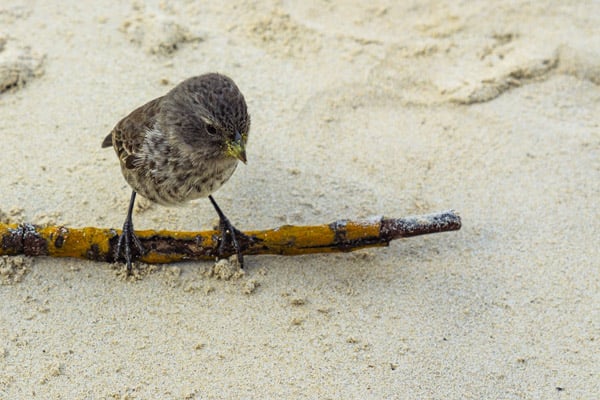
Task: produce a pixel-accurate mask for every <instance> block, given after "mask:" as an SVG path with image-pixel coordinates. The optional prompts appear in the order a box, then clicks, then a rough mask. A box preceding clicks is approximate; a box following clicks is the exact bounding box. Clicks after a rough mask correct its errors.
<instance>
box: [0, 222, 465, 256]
mask: <svg viewBox="0 0 600 400" xmlns="http://www.w3.org/2000/svg"><path fill="white" fill-rule="evenodd" d="M460 227H461V220H460V216H459V215H458V214H457V213H455V212H454V211H453V210H450V211H444V212H441V213H436V214H428V215H417V216H410V217H405V218H397V219H388V218H383V217H374V218H370V219H366V220H358V221H351V220H339V221H335V222H333V223H331V224H328V225H316V226H291V225H285V226H281V227H279V228H275V229H270V230H264V231H249V232H245V235H247V236H246V237H242V238H239V239H238V240H239V242H240V246H241V248H242V251H243V253H244V254H245V255H255V254H279V255H297V254H309V253H330V252H347V251H353V250H358V249H361V248H365V247H375V246H387V245H388V244H389V242H390V241H392V240H394V239H399V238H403V237H410V236H417V235H424V234H428V233H436V232H447V231H454V230H458V229H460ZM120 233H121V231H120V230H114V229H101V228H93V227H90V228H66V227H64V226H48V227H40V226H36V225H32V224H29V223H23V224H11V225H5V224H0V238H1V241H0V255H17V254H25V255H28V256H51V257H76V258H84V259H88V260H94V261H106V262H114V261H115V260H114V249H115V247H116V244H117V241H118V235H119V234H120ZM136 235H137V236H138V237H139V239H140V241H141V243H142V245H143V246H144V248H145V249H146V254H145V255H143V256H142V257H140V261H143V262H146V263H171V262H176V261H181V260H214V259H215V257H216V256H217V249H218V246H219V232H217V231H206V232H171V231H154V230H146V231H136ZM232 254H233V251H232V249H227V251H226V254H223V255H222V256H225V257H226V256H230V255H232Z"/></svg>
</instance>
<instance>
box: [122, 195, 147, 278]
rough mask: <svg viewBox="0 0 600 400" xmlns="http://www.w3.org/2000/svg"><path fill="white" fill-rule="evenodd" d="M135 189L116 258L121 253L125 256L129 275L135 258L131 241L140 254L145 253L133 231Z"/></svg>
mask: <svg viewBox="0 0 600 400" xmlns="http://www.w3.org/2000/svg"><path fill="white" fill-rule="evenodd" d="M135 194H136V193H135V190H134V191H132V192H131V200H129V209H128V210H127V218H125V223H124V224H123V231H122V232H121V236H119V241H118V242H117V248H116V249H115V259H116V260H118V259H119V258H120V257H121V255H122V256H123V257H124V258H125V262H126V263H127V275H129V274H131V268H132V267H131V260H132V258H133V256H132V254H131V243H132V242H133V245H134V246H135V248H136V250H137V252H138V254H139V255H143V254H144V253H145V250H144V246H142V243H141V242H140V240H139V239H138V237H137V236H135V232H134V231H133V220H132V215H133V205H134V203H135ZM122 250H123V251H124V254H121V251H122Z"/></svg>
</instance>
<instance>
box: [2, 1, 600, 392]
mask: <svg viewBox="0 0 600 400" xmlns="http://www.w3.org/2000/svg"><path fill="white" fill-rule="evenodd" d="M88 3H89V4H92V3H91V2H88ZM199 3H205V2H196V1H182V2H176V5H172V6H171V5H166V4H167V2H149V3H147V4H145V3H142V2H137V1H134V2H108V1H101V2H96V3H94V4H95V5H85V6H84V5H83V2H80V1H60V2H59V1H44V2H41V1H38V2H35V1H28V0H21V1H19V0H8V1H3V2H2V3H1V5H0V91H2V92H3V93H1V94H0V138H1V143H2V150H1V152H0V154H1V156H0V157H1V159H0V161H1V163H0V165H1V168H2V173H1V174H0V188H1V189H0V210H2V213H1V216H2V217H1V219H2V220H4V222H6V221H10V222H21V221H28V222H33V223H38V224H45V223H50V224H64V225H69V226H78V227H82V226H98V227H113V228H119V227H120V226H121V225H122V223H123V219H124V217H125V212H126V207H127V202H128V199H129V193H130V192H129V190H130V189H129V188H128V186H127V185H126V183H125V181H124V180H123V178H122V177H121V174H120V171H119V167H118V164H117V160H116V157H115V155H114V153H113V151H112V150H110V149H109V150H106V149H101V148H100V142H101V141H102V139H103V138H104V136H105V135H106V134H107V133H108V132H109V131H110V129H111V128H112V126H113V125H114V124H115V123H116V122H117V121H118V120H119V119H120V118H122V117H123V116H124V115H126V114H127V113H128V112H129V111H131V110H132V109H133V108H135V107H136V106H138V105H140V104H142V103H144V102H146V101H148V100H150V99H152V98H154V97H157V96H159V95H162V94H163V93H165V92H166V91H167V90H169V89H170V88H171V87H172V86H173V85H175V84H176V83H178V82H179V81H181V80H183V79H185V78H187V77H189V76H192V75H197V74H200V73H204V72H208V71H220V72H223V73H226V74H228V75H230V76H231V77H233V78H234V80H235V81H236V82H237V83H238V85H239V86H240V88H241V89H242V91H243V92H244V94H245V96H246V99H247V101H248V105H249V109H250V112H251V114H252V121H253V126H252V132H251V136H250V142H249V149H248V158H249V163H248V165H247V166H241V167H240V168H238V170H237V171H236V173H235V174H234V176H233V177H232V179H231V180H230V182H229V183H227V184H226V185H225V186H224V187H223V188H222V189H221V190H220V191H218V192H217V193H216V196H215V197H216V198H217V200H218V201H219V203H220V205H221V207H222V208H223V209H224V210H225V211H226V213H227V214H228V215H229V217H230V218H231V219H232V221H233V222H234V223H235V224H236V225H237V226H238V227H239V228H241V229H259V228H268V227H275V226H279V225H281V224H285V223H291V224H317V223H327V222H330V221H333V220H335V219H338V218H356V217H366V216H370V215H379V214H384V215H386V216H389V217H400V216H404V215H411V214H420V213H429V212H435V211H441V210H444V209H449V208H454V209H456V210H458V211H459V212H460V213H461V216H462V218H463V229H462V230H461V231H459V232H452V233H445V234H437V235H431V236H427V237H418V238H412V239H407V240H404V241H399V242H394V243H393V244H392V245H391V246H390V247H389V248H386V249H375V250H368V251H360V252H356V253H351V254H341V255H316V256H303V257H288V258H284V257H275V256H262V257H250V258H248V260H247V264H248V268H247V271H246V273H245V275H243V276H241V277H238V278H237V279H229V280H223V279H218V278H217V277H215V276H209V275H210V274H209V273H207V271H209V270H210V269H211V267H212V265H211V263H209V262H205V263H202V262H197V263H183V264H177V265H169V266H163V267H157V268H153V269H151V270H150V271H147V272H149V273H147V274H145V275H144V276H143V277H141V279H137V280H131V279H130V280H126V279H124V278H123V276H122V274H121V273H120V272H119V269H118V268H117V269H115V266H110V265H104V264H101V263H93V262H86V261H80V260H74V259H47V258H46V259H44V258H38V259H35V260H33V259H25V258H20V257H17V258H9V259H6V258H5V259H2V260H1V261H0V263H1V265H0V271H1V272H2V273H1V274H0V275H1V276H0V278H1V282H2V285H0V398H3V399H29V398H40V399H63V398H64V399H97V398H110V399H113V398H117V399H146V398H173V399H192V398H195V399H219V398H223V399H224V398H311V399H315V398H321V399H328V398H331V399H337V398H377V399H382V398H398V399H404V398H407V399H421V398H431V399H464V398H473V399H483V398H487V399H493V398H498V399H499V398H502V399H541V398H544V399H595V398H598V397H599V396H600V272H599V267H600V261H599V260H600V250H599V248H600V246H598V244H599V242H598V237H599V236H598V235H599V232H600V222H599V221H600V218H599V217H600V213H599V211H598V210H599V208H598V201H599V200H598V199H599V198H600V86H599V85H600V40H599V38H600V3H599V2H597V1H591V0H590V1H561V2H556V1H511V2H504V1H495V2H470V1H463V2H457V1H434V0H429V1H404V2H396V1H378V0H374V1H370V2H368V5H366V4H364V3H367V2H359V1H357V0H344V1H337V2H328V1H322V2H319V1H306V2H302V3H301V2H288V1H285V2H282V3H280V2H273V1H265V2H259V3H257V4H255V3H254V2H250V1H245V2H237V3H235V4H233V3H231V4H230V5H227V6H223V5H221V4H220V3H221V2H218V1H214V2H208V4H202V5H200V4H199ZM397 3H401V5H397ZM215 222H216V216H215V215H214V211H213V210H212V208H211V206H210V203H209V202H208V201H207V200H199V201H196V202H194V203H193V204H190V205H188V206H184V207H181V208H164V207H161V206H151V207H149V208H140V209H138V212H137V213H136V215H135V223H136V228H139V229H150V228H153V229H158V228H168V229H184V230H204V229H207V228H210V227H211V226H213V224H214V223H215Z"/></svg>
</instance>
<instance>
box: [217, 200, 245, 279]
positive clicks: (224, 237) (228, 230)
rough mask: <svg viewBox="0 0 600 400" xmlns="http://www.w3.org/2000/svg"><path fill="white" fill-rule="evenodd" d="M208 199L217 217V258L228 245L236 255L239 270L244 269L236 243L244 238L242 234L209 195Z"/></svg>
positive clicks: (240, 250) (241, 256) (238, 245)
mask: <svg viewBox="0 0 600 400" xmlns="http://www.w3.org/2000/svg"><path fill="white" fill-rule="evenodd" d="M208 199H209V200H210V202H211V203H212V205H213V207H214V208H215V211H216V212H217V214H218V215H219V229H220V230H221V238H220V241H221V243H220V244H219V256H222V255H223V254H224V252H225V248H226V246H227V245H228V244H231V246H232V247H233V249H234V250H235V252H236V254H237V259H238V262H239V263H240V268H244V255H243V254H242V249H241V247H240V244H239V242H238V239H240V238H243V237H246V235H245V234H244V233H242V232H241V231H239V230H237V229H236V228H235V226H233V224H232V223H231V222H230V221H229V219H228V218H227V217H226V216H225V214H223V211H221V209H220V208H219V206H218V205H217V202H216V201H215V199H213V197H212V196H211V195H209V196H208Z"/></svg>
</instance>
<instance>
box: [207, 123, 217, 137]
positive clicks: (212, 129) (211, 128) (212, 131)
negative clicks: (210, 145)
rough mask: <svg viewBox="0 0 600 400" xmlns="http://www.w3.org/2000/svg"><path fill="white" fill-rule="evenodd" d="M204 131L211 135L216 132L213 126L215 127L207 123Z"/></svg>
mask: <svg viewBox="0 0 600 400" xmlns="http://www.w3.org/2000/svg"><path fill="white" fill-rule="evenodd" d="M206 131H207V132H208V133H210V134H211V135H215V134H216V133H217V128H215V127H214V126H212V125H207V126H206Z"/></svg>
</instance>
